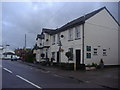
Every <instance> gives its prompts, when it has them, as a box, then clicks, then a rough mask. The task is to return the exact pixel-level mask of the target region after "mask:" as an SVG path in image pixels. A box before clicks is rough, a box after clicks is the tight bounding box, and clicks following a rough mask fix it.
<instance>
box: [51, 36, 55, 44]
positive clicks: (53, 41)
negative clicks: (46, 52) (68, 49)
mask: <svg viewBox="0 0 120 90" xmlns="http://www.w3.org/2000/svg"><path fill="white" fill-rule="evenodd" d="M54 44H55V35H54V36H53V37H52V45H54Z"/></svg>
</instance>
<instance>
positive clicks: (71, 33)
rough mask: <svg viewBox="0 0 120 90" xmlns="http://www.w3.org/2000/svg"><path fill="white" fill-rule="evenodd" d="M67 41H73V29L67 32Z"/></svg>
mask: <svg viewBox="0 0 120 90" xmlns="http://www.w3.org/2000/svg"><path fill="white" fill-rule="evenodd" d="M68 40H69V41H71V40H73V28H71V29H69V30H68Z"/></svg>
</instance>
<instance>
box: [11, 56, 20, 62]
mask: <svg viewBox="0 0 120 90" xmlns="http://www.w3.org/2000/svg"><path fill="white" fill-rule="evenodd" d="M19 59H20V57H19V56H17V55H14V56H13V57H12V59H11V60H16V61H17V60H19Z"/></svg>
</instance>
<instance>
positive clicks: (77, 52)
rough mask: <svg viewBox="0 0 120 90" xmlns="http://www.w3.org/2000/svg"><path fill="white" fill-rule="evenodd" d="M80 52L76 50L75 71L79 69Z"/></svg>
mask: <svg viewBox="0 0 120 90" xmlns="http://www.w3.org/2000/svg"><path fill="white" fill-rule="evenodd" d="M80 61H81V50H80V49H78V50H76V70H78V69H80Z"/></svg>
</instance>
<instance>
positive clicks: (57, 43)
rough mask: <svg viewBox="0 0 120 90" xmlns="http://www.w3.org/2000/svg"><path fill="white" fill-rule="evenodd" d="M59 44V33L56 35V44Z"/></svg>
mask: <svg viewBox="0 0 120 90" xmlns="http://www.w3.org/2000/svg"><path fill="white" fill-rule="evenodd" d="M59 43H60V33H58V34H57V44H59Z"/></svg>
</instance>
